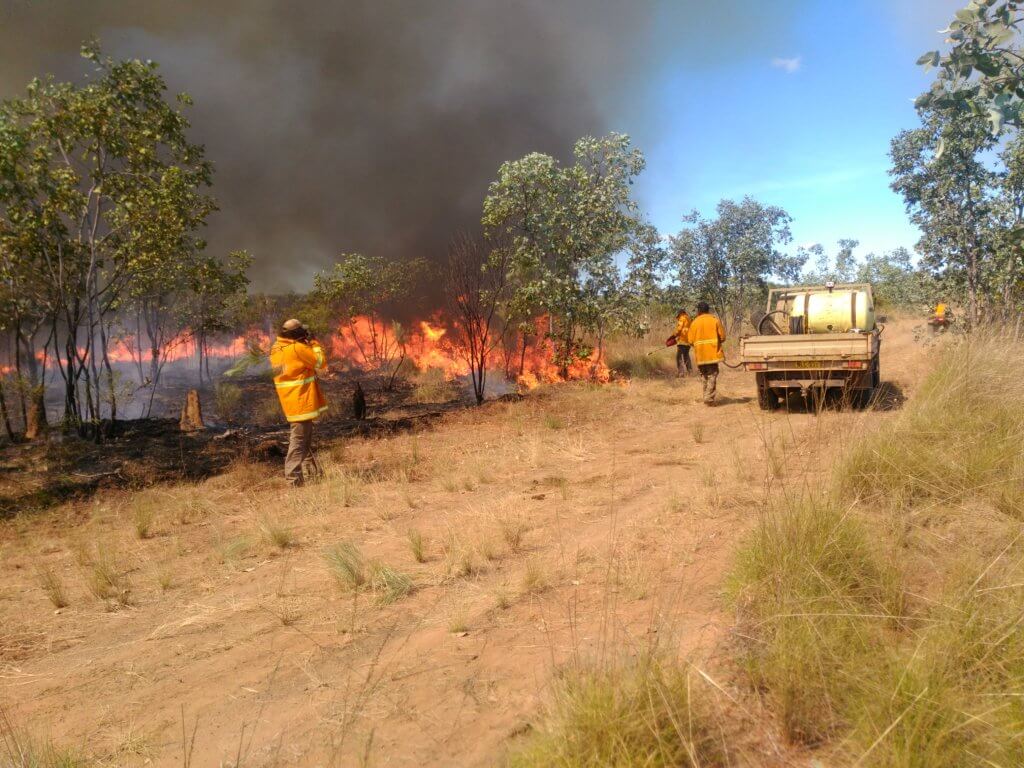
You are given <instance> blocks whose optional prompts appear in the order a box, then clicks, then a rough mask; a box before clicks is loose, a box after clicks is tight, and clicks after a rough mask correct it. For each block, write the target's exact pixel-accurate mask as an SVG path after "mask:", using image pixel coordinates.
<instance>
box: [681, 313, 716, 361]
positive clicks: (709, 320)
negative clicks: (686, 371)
mask: <svg viewBox="0 0 1024 768" xmlns="http://www.w3.org/2000/svg"><path fill="white" fill-rule="evenodd" d="M687 338H689V340H690V344H692V345H693V358H694V362H695V363H697V365H707V364H708V363H720V362H722V361H723V360H724V359H725V355H724V354H723V353H722V345H723V344H724V343H725V328H723V327H722V321H721V320H719V319H718V318H717V317H715V316H714V315H709V314H704V315H697V316H696V317H695V318H693V322H692V323H690V333H689V334H688V336H687Z"/></svg>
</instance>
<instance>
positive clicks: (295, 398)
mask: <svg viewBox="0 0 1024 768" xmlns="http://www.w3.org/2000/svg"><path fill="white" fill-rule="evenodd" d="M326 364H327V358H326V357H325V356H324V350H323V347H321V346H320V343H319V342H317V341H316V340H315V339H313V338H312V337H311V336H310V334H309V330H308V329H307V328H306V326H304V325H303V324H302V323H301V322H299V321H298V320H296V319H294V318H293V319H291V320H287V321H286V322H285V323H284V325H282V326H281V331H280V332H279V333H278V334H277V340H276V341H275V342H274V345H273V346H272V347H271V348H270V366H271V368H272V369H273V372H274V388H275V389H276V390H277V397H278V399H279V400H280V401H281V410H283V411H284V417H285V419H287V420H288V423H289V425H290V426H291V429H290V431H289V435H288V455H287V456H285V460H284V476H285V479H286V480H287V481H288V482H289V483H290V484H291V485H293V486H300V485H302V484H303V482H304V480H305V475H304V474H303V468H305V469H306V474H313V475H319V474H320V468H319V467H318V466H317V464H316V460H315V459H314V458H313V421H314V420H315V419H317V418H319V416H320V414H322V413H323V412H324V411H326V410H327V398H325V397H324V393H323V390H322V389H321V388H320V381H319V379H318V378H317V372H318V371H321V370H323V369H324V367H325V366H326Z"/></svg>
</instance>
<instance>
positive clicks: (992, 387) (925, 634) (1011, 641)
mask: <svg viewBox="0 0 1024 768" xmlns="http://www.w3.org/2000/svg"><path fill="white" fill-rule="evenodd" d="M1022 351H1024V350H1022V349H1021V346H1020V345H1019V344H1016V343H1012V342H1004V343H999V342H998V341H997V340H984V341H978V340H971V341H969V342H963V343H960V344H957V345H955V346H952V347H950V348H949V349H947V350H945V351H944V352H942V354H941V357H940V358H939V359H938V361H937V363H936V367H935V369H934V370H933V371H932V373H931V375H930V376H929V377H928V379H927V381H926V383H925V386H924V387H923V388H922V390H921V391H920V393H919V394H918V395H917V397H915V398H914V399H913V400H912V401H911V402H910V403H909V404H908V406H907V409H906V411H905V412H904V413H902V414H900V415H899V416H897V417H896V418H894V419H893V420H892V421H890V422H887V423H886V424H885V425H884V426H883V427H882V428H881V429H880V430H879V431H878V432H877V433H875V434H871V435H867V436H866V437H864V438H863V441H862V442H861V443H859V444H858V445H856V446H854V447H853V449H852V450H851V451H850V453H849V455H848V457H847V458H846V460H845V461H843V462H841V463H840V465H839V467H838V468H837V470H836V473H835V481H834V485H833V488H831V489H827V490H826V492H825V493H823V494H820V495H817V496H815V497H814V498H810V499H803V500H799V501H795V502H792V503H789V504H785V505H783V507H782V508H781V509H779V510H777V511H775V512H773V513H771V514H766V515H765V516H764V518H763V520H762V521H761V523H760V524H759V526H758V527H757V529H756V530H755V532H754V533H753V534H752V536H751V537H750V538H749V540H748V541H747V542H746V544H745V546H744V547H743V548H742V549H741V550H740V552H739V555H738V558H737V562H736V566H735V568H734V571H733V574H732V580H731V583H730V592H731V595H732V597H733V599H734V600H735V601H736V604H737V607H738V610H739V613H740V617H741V622H740V625H741V630H740V638H741V641H740V644H741V647H742V649H743V655H742V658H743V660H744V662H745V665H746V669H747V670H748V672H749V674H750V678H751V682H752V683H753V684H754V685H755V686H756V688H757V689H758V690H761V691H764V692H765V694H766V696H767V699H768V701H769V702H770V703H771V704H772V706H773V708H774V710H775V711H776V712H777V714H778V716H779V718H780V720H781V722H782V725H783V729H784V732H785V734H786V736H787V737H788V738H789V739H790V740H792V741H796V742H801V743H804V744H809V745H814V746H819V747H820V748H821V749H823V750H825V751H827V752H828V753H830V754H831V755H832V758H831V759H832V761H833V762H832V763H830V764H833V763H834V764H836V765H856V766H864V767H865V768H866V767H868V766H885V767H886V768H974V767H975V766H977V767H978V768H981V767H982V766H1011V765H1024V701H1022V700H1021V697H1020V691H1021V690H1024V632H1022V631H1021V622H1022V614H1021V607H1020V606H1021V605H1024V528H1022V527H1021V509H1020V506H1019V504H1020V503H1021V502H1020V493H1021V490H1022V485H1021V484H1022V475H1021V469H1022V464H1021V461H1022V459H1021V450H1020V446H1021V444H1022V442H1021V441H1022V439H1024V431H1022V427H1024V384H1022V383H1021V382H1020V381H1018V380H1015V378H1014V377H1013V376H1012V375H1011V372H1012V369H1013V364H1014V362H1015V360H1016V359H1019V357H1020V354H1021V352H1022ZM1015 494H1016V496H1015ZM1014 498H1016V502H1014V501H1013V500H1014ZM865 502H867V503H865ZM940 509H941V514H938V510H940ZM982 509H987V510H988V511H987V512H986V514H979V510H982ZM965 520H966V521H969V524H965V522H964V521H965ZM965 530H968V531H970V532H971V535H969V536H965V535H956V534H957V532H960V533H962V532H963V531H965Z"/></svg>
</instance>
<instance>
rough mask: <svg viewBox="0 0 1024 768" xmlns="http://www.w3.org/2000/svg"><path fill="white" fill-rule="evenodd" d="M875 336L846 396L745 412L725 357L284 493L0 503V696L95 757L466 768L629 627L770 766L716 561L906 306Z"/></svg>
mask: <svg viewBox="0 0 1024 768" xmlns="http://www.w3.org/2000/svg"><path fill="white" fill-rule="evenodd" d="M882 355H883V360H882V378H883V381H885V382H886V383H887V387H888V394H887V396H886V398H885V401H884V402H885V404H886V408H885V409H881V410H874V411H871V412H865V413H839V412H826V413H823V414H822V415H820V416H814V415H809V414H803V413H785V412H778V413H772V414H764V413H762V412H760V411H759V410H758V409H757V404H756V402H755V401H754V400H753V384H752V380H751V377H750V375H749V374H745V373H742V372H734V371H726V372H725V373H724V374H723V376H722V378H721V380H720V392H721V393H722V395H723V401H722V404H721V405H720V406H719V407H718V408H715V409H708V408H705V407H704V406H703V405H702V404H701V403H700V402H698V396H699V383H698V382H697V381H695V380H679V381H677V380H672V381H661V380H659V381H641V382H633V383H631V384H629V385H624V386H616V385H613V386H605V387H587V386H565V387H561V388H554V389H550V390H548V391H546V392H540V393H538V394H537V395H536V396H531V397H529V398H527V399H526V400H525V401H523V402H520V403H510V404H494V405H491V406H488V407H485V408H483V409H480V410H479V411H474V412H470V413H464V414H460V415H455V416H451V417H448V418H447V419H446V420H445V421H444V422H442V423H441V424H439V425H437V426H436V427H435V428H433V429H430V430H428V431H424V432H421V433H419V434H409V435H401V436H397V437H391V438H385V439H379V440H355V441H351V442H346V443H344V444H339V445H336V446H333V447H331V448H324V449H322V454H323V456H322V458H323V459H324V460H325V463H326V464H328V465H329V475H330V477H329V479H328V481H327V482H325V483H323V484H320V485H316V486H310V487H307V488H306V489H302V490H301V491H291V492H289V491H288V490H286V489H285V488H283V487H282V485H281V484H280V481H279V480H278V479H277V478H276V477H275V478H266V477H264V476H263V473H264V470H262V469H259V468H254V467H244V466H243V467H239V468H238V469H236V470H234V471H233V472H230V473H228V474H226V475H223V476H221V477H219V478H216V479H214V480H210V481H207V482H206V483H204V484H202V485H200V486H193V487H179V488H173V489H156V490H151V491H147V492H144V493H143V494H141V495H137V496H135V497H131V496H127V495H124V496H108V497H105V498H99V497H98V498H96V499H94V500H92V501H91V502H89V503H88V504H85V505H80V506H74V507H65V508H61V509H59V510H57V511H55V512H54V513H52V514H50V515H48V516H47V517H46V518H37V519H35V520H24V519H19V520H16V521H14V522H12V523H10V524H8V525H6V527H5V528H4V529H3V533H2V542H0V546H2V550H0V553H2V564H0V576H2V579H0V584H2V586H0V696H2V701H3V702H4V703H5V705H6V707H7V708H8V710H9V714H10V716H11V718H12V719H14V720H15V721H16V722H17V723H19V724H21V725H22V726H24V727H26V728H30V729H31V731H32V732H33V733H35V734H36V735H37V736H49V737H52V739H53V740H54V742H55V743H57V744H61V745H73V746H76V747H77V748H79V749H80V751H82V752H84V753H87V754H91V755H93V756H97V757H100V758H102V759H103V760H104V761H105V763H106V764H110V765H143V764H145V765H154V766H181V765H182V764H183V762H184V761H183V755H184V754H186V753H189V752H190V753H191V755H192V758H191V765H192V766H195V768H202V767H205V766H219V765H244V766H269V765H274V766H277V765H281V766H284V765H331V764H333V765H339V766H340V765H355V764H359V760H360V759H365V764H367V765H374V766H422V765H441V766H455V765H458V766H476V765H479V766H484V765H494V764H497V763H500V762H501V760H502V758H503V756H504V755H505V754H506V751H507V750H508V749H510V748H514V747H515V743H516V739H517V738H518V735H520V734H523V733H524V732H526V730H527V729H528V728H529V727H530V726H529V723H530V721H531V718H532V717H533V716H534V715H535V714H536V712H537V709H538V706H539V705H540V704H541V703H542V702H543V701H544V698H545V691H546V688H547V686H548V683H549V682H550V680H551V679H552V674H553V673H554V672H555V671H556V670H557V668H558V667H559V665H561V664H564V663H566V662H567V661H570V660H573V659H577V660H583V661H594V660H598V661H600V660H608V659H611V658H613V657H614V656H615V654H630V653H636V652H637V651H638V650H639V649H641V648H644V647H647V646H650V645H651V644H655V643H656V644H658V645H660V646H661V647H663V648H665V649H667V650H670V651H673V652H678V653H679V654H680V655H681V656H683V657H685V658H686V659H687V660H688V661H690V662H692V663H693V664H694V665H695V669H700V670H701V671H702V672H703V673H704V674H706V676H707V677H704V676H700V678H699V679H700V680H701V681H703V682H702V683H701V684H705V685H710V683H707V680H708V679H710V680H714V681H715V683H717V684H718V685H720V686H721V689H722V690H721V691H718V692H717V693H715V694H714V695H715V697H717V700H718V701H719V702H720V708H721V713H722V723H723V729H724V733H726V735H727V737H728V738H729V739H730V740H731V741H733V743H734V744H735V745H736V751H737V754H738V755H740V756H741V757H740V764H750V765H783V764H787V760H788V759H789V756H788V755H787V754H786V752H785V749H784V748H783V747H779V746H776V742H777V739H775V738H773V734H772V724H771V723H770V722H768V721H766V720H764V719H763V718H762V717H761V716H760V715H759V713H758V712H756V711H752V710H751V708H750V706H749V705H748V704H747V703H745V702H744V698H743V695H742V692H741V691H739V690H736V689H734V688H733V684H732V683H731V682H730V669H729V665H728V663H727V662H726V661H724V660H723V655H722V648H723V643H722V641H723V640H724V639H725V638H727V636H728V630H729V628H730V622H731V617H730V614H729V612H728V610H727V609H726V608H725V607H724V606H723V602H722V599H721V594H720V593H721V585H722V580H723V577H724V574H725V573H726V571H727V569H728V567H729V564H730V557H731V552H732V550H733V549H734V547H735V545H736V542H737V541H738V539H739V538H740V537H741V536H742V535H743V533H744V531H746V530H748V529H749V527H750V526H751V525H752V524H753V523H754V522H755V521H756V519H757V515H758V513H759V510H760V509H762V508H763V504H764V502H765V500H766V499H767V498H769V497H770V496H771V495H772V494H774V493H778V492H782V491H793V492H797V491H800V490H801V489H807V488H811V489H813V488H814V486H815V484H816V482H817V481H818V479H820V478H821V477H822V473H824V472H827V470H828V466H829V461H830V458H831V457H832V456H834V455H835V453H836V452H837V451H839V450H841V448H842V447H843V444H844V442H845V441H846V440H847V439H848V437H849V436H850V435H851V434H855V433H857V432H859V431H861V430H865V429H869V428H870V427H871V425H872V423H874V422H877V421H878V420H879V419H884V418H887V417H889V415H890V414H891V412H892V411H891V410H890V409H891V408H896V407H898V404H899V402H900V401H901V399H902V397H904V396H912V395H913V391H914V387H915V385H916V383H917V382H918V381H919V379H920V375H921V372H922V370H923V368H924V365H925V361H926V357H927V351H926V350H925V349H924V348H923V347H921V346H920V345H918V344H917V343H916V342H915V341H914V339H913V337H912V332H911V324H910V323H909V322H902V323H894V324H892V325H891V326H890V327H889V328H888V329H887V330H886V332H885V336H884V343H883V351H882ZM147 516H151V517H152V519H151V520H150V525H149V529H148V530H147V531H146V532H145V533H146V537H145V538H140V537H139V529H140V526H141V524H142V523H144V522H146V520H147ZM282 531H284V533H282ZM410 531H411V532H413V535H412V538H415V537H416V536H417V535H419V536H421V537H422V540H423V549H424V557H425V562H422V563H420V562H417V561H416V560H415V559H414V556H413V553H412V549H413V548H412V547H411V546H410V543H409V542H410V535H409V534H410ZM287 535H291V536H292V537H293V539H294V541H293V542H291V543H290V544H289V545H288V546H284V547H280V546H278V544H280V543H281V542H282V541H283V539H284V538H286V537H287ZM275 538H276V539H278V543H277V544H275V543H274V539H275ZM342 541H346V542H352V543H354V544H356V545H357V546H358V547H359V550H360V551H361V552H362V554H363V556H364V557H365V558H366V560H367V561H375V562H378V563H382V564H385V565H387V566H390V567H391V568H393V569H396V570H397V571H400V572H402V573H404V574H407V575H409V576H411V578H412V582H413V589H412V591H411V593H410V594H408V595H406V596H404V597H398V598H397V599H395V600H394V602H391V603H389V604H382V603H381V602H380V600H379V595H380V593H379V592H376V593H375V592H374V591H372V590H371V589H366V588H364V589H361V590H359V591H357V592H352V591H350V590H346V589H344V588H342V587H339V586H338V584H337V582H336V579H335V578H334V575H333V574H332V571H331V569H330V568H329V567H328V562H327V560H326V559H325V551H327V550H328V549H329V548H330V547H332V546H334V545H336V544H337V543H339V542H342ZM370 571H371V572H375V573H378V574H379V573H380V570H379V569H377V570H376V571H374V570H373V568H370ZM104 572H106V573H108V574H109V575H110V579H109V581H111V582H112V586H110V588H109V589H108V590H106V594H107V596H106V597H104V598H102V599H101V598H100V597H97V596H96V593H100V594H102V593H103V592H104V590H103V587H102V584H99V585H98V582H102V581H103V577H102V574H103V573H104ZM47 574H50V576H49V577H48V576H47ZM46 581H48V582H49V583H50V584H51V590H50V591H51V593H52V591H53V586H52V584H53V583H54V582H55V581H56V582H57V583H59V584H60V585H61V586H62V587H63V589H64V591H65V592H66V594H67V599H68V601H69V605H68V606H67V607H64V608H61V609H59V610H56V609H55V608H54V605H53V603H52V602H51V600H50V599H48V596H47V592H46V590H44V589H43V588H42V586H41V584H42V583H43V582H46ZM733 699H735V701H733ZM183 730H184V736H183ZM193 734H194V737H193Z"/></svg>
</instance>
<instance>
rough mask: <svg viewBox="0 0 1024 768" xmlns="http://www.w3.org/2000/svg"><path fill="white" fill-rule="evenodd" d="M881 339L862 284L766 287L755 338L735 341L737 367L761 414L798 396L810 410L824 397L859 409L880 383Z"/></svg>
mask: <svg viewBox="0 0 1024 768" xmlns="http://www.w3.org/2000/svg"><path fill="white" fill-rule="evenodd" d="M881 335H882V326H880V325H878V324H877V323H876V322H875V304H874V296H873V294H872V292H871V285H870V284H869V283H844V284H835V283H826V284H825V285H803V286H793V287H790V288H773V289H771V290H770V291H769V292H768V303H767V307H766V311H765V314H764V315H763V316H762V317H761V318H760V319H759V320H758V322H757V334H755V335H753V336H744V337H742V338H741V339H740V362H741V364H742V365H743V367H744V369H745V370H748V371H752V372H754V374H755V383H756V386H757V401H758V404H759V405H760V406H761V408H762V409H765V410H771V409H773V408H777V407H778V406H779V405H780V404H781V403H784V402H788V400H789V397H790V396H791V395H796V394H799V395H800V396H802V397H803V398H804V399H805V400H806V402H807V405H808V408H809V409H811V410H818V409H819V408H820V407H821V405H822V404H823V403H824V402H825V399H826V397H827V396H828V395H829V394H830V393H832V394H835V395H838V396H839V397H840V398H841V400H842V402H846V403H849V404H852V405H856V406H860V407H863V406H865V405H867V404H868V403H869V402H870V401H871V398H872V396H873V395H874V393H875V391H876V390H877V388H878V385H879V383H880V369H879V350H880V348H881Z"/></svg>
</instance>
